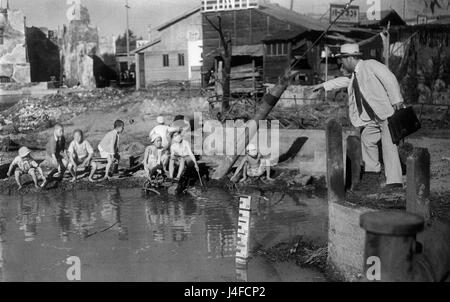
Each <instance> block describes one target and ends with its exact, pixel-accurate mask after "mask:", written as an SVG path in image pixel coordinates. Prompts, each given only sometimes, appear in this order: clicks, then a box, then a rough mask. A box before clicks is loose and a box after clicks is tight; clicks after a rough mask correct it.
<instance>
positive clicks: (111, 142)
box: [98, 129, 119, 154]
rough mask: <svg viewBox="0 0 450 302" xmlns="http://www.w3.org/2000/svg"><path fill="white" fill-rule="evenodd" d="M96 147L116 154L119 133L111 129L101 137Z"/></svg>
mask: <svg viewBox="0 0 450 302" xmlns="http://www.w3.org/2000/svg"><path fill="white" fill-rule="evenodd" d="M98 149H99V150H100V151H103V152H106V153H110V154H116V153H118V152H119V133H117V131H116V130H115V129H114V130H111V131H109V132H108V133H106V135H105V136H104V137H103V139H102V140H101V141H100V144H98Z"/></svg>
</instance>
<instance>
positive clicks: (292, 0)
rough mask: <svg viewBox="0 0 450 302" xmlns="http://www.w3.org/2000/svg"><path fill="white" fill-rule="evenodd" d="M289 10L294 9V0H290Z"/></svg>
mask: <svg viewBox="0 0 450 302" xmlns="http://www.w3.org/2000/svg"><path fill="white" fill-rule="evenodd" d="M291 10H294V0H291Z"/></svg>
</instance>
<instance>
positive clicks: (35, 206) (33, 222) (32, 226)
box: [16, 196, 41, 242]
mask: <svg viewBox="0 0 450 302" xmlns="http://www.w3.org/2000/svg"><path fill="white" fill-rule="evenodd" d="M17 206H18V211H17V213H18V215H17V216H16V221H17V223H18V225H19V230H21V231H23V233H24V236H25V241H26V242H31V241H34V239H35V238H36V235H37V224H38V223H40V222H41V217H40V216H39V214H38V210H39V201H38V200H36V199H35V200H33V199H25V197H24V196H20V198H19V201H18V203H17Z"/></svg>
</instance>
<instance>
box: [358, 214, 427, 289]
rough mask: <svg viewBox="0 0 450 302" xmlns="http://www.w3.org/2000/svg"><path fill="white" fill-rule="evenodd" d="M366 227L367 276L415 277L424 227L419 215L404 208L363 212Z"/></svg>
mask: <svg viewBox="0 0 450 302" xmlns="http://www.w3.org/2000/svg"><path fill="white" fill-rule="evenodd" d="M360 226H361V227H362V228H363V229H364V230H365V231H366V241H365V249H364V263H363V265H364V277H365V279H366V280H368V281H383V282H399V281H413V280H414V278H415V274H414V272H413V268H414V260H415V258H416V253H417V242H416V236H417V233H418V232H421V231H422V230H423V228H424V220H423V218H422V217H420V216H419V215H415V214H411V213H407V212H404V211H379V212H370V213H366V214H363V215H361V217H360Z"/></svg>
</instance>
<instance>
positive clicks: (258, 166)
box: [231, 144, 273, 182]
mask: <svg viewBox="0 0 450 302" xmlns="http://www.w3.org/2000/svg"><path fill="white" fill-rule="evenodd" d="M241 170H243V172H244V173H243V174H244V175H243V178H242V179H241V182H244V181H246V180H247V177H261V176H262V175H263V174H264V173H266V178H267V180H273V178H271V177H270V162H269V160H267V159H263V158H262V155H261V154H260V153H259V152H258V151H257V149H256V146H255V145H253V144H249V145H248V147H247V155H246V156H245V158H244V159H243V160H242V162H241V164H240V165H239V167H238V168H237V169H236V172H235V173H234V175H233V177H232V178H231V179H232V180H234V179H236V178H237V177H238V175H239V173H240V172H241Z"/></svg>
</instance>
